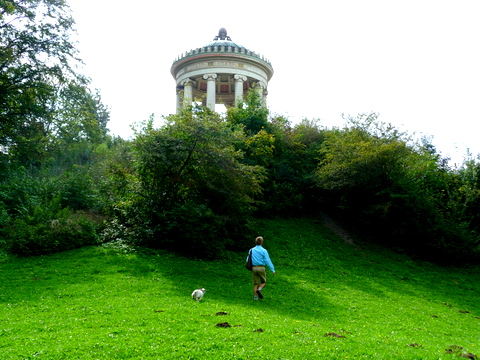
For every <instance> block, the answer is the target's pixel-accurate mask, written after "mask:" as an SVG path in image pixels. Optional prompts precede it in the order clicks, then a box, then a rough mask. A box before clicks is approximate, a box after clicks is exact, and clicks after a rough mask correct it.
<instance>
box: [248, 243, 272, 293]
mask: <svg viewBox="0 0 480 360" xmlns="http://www.w3.org/2000/svg"><path fill="white" fill-rule="evenodd" d="M255 245H256V246H255V247H254V248H252V249H250V251H251V252H252V264H253V268H252V280H253V300H258V299H263V294H262V290H263V289H264V288H265V285H266V284H267V272H266V270H265V266H268V268H269V269H270V271H271V272H272V274H273V275H275V267H274V266H273V263H272V260H270V256H269V255H268V251H267V250H266V249H264V248H263V246H262V245H263V238H262V237H261V236H259V237H257V238H256V239H255ZM249 254H250V252H249ZM247 259H248V257H247Z"/></svg>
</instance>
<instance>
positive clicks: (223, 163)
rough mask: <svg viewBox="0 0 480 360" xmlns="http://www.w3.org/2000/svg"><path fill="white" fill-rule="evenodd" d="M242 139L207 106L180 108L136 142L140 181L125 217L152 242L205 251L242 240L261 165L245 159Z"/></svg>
mask: <svg viewBox="0 0 480 360" xmlns="http://www.w3.org/2000/svg"><path fill="white" fill-rule="evenodd" d="M244 141H245V138H244V133H243V131H242V129H241V128H240V127H238V126H237V127H232V126H231V124H228V123H226V122H225V121H224V120H223V119H222V118H220V116H219V115H218V114H216V113H214V112H211V111H210V110H209V109H207V108H202V107H194V108H188V109H185V110H184V111H183V112H182V113H181V114H179V115H171V116H169V117H167V118H166V125H164V126H163V127H161V128H159V129H154V128H153V127H152V125H151V123H149V124H147V125H146V127H145V128H144V130H143V131H142V132H141V133H139V134H137V137H136V139H135V141H134V148H135V162H136V164H137V170H136V171H137V176H138V181H139V186H138V194H137V197H136V199H132V206H131V207H130V208H129V209H127V213H128V214H135V215H128V216H127V217H125V218H124V221H127V222H131V219H132V218H133V217H135V220H134V221H135V222H136V224H135V226H137V227H140V228H143V229H148V231H149V233H150V234H151V235H152V236H151V238H150V239H149V240H148V239H147V240H148V241H149V244H150V245H152V246H160V247H169V248H172V249H175V250H179V251H182V252H193V253H195V254H196V255H201V254H203V255H208V254H210V255H211V253H212V252H213V253H214V252H215V251H221V250H222V249H225V247H228V246H232V245H234V244H235V243H236V242H237V241H243V240H244V239H245V236H246V233H245V232H246V231H248V229H247V224H248V222H249V217H250V215H251V212H252V209H253V206H254V205H255V196H256V195H258V194H259V193H260V191H261V187H260V183H261V181H262V180H263V170H262V168H261V167H260V166H251V165H247V164H244V163H243V161H242V160H243V153H242V152H241V151H239V150H238V149H237V148H238V145H239V143H242V142H244Z"/></svg>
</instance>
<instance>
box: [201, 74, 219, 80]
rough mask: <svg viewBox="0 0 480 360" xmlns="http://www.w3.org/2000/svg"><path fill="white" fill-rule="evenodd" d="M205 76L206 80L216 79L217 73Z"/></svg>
mask: <svg viewBox="0 0 480 360" xmlns="http://www.w3.org/2000/svg"><path fill="white" fill-rule="evenodd" d="M203 78H204V79H205V80H215V79H216V78H217V74H204V75H203Z"/></svg>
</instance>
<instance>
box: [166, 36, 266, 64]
mask: <svg viewBox="0 0 480 360" xmlns="http://www.w3.org/2000/svg"><path fill="white" fill-rule="evenodd" d="M225 52H232V53H238V54H244V55H246V56H252V57H255V58H258V59H259V60H261V61H264V62H266V63H267V64H268V65H269V66H271V64H270V61H268V60H267V59H266V58H264V57H263V56H261V55H260V54H258V53H255V52H254V51H250V50H248V49H247V48H245V47H244V46H242V45H240V44H237V43H234V42H233V41H232V39H231V38H230V36H228V35H227V30H226V29H225V28H220V30H219V31H218V35H217V36H215V37H214V38H213V40H212V41H211V42H210V43H208V44H206V45H204V46H203V47H201V48H197V49H194V50H190V51H187V52H185V53H184V54H181V55H180V56H179V57H178V58H176V59H175V60H174V62H173V63H174V64H175V63H176V62H177V61H180V60H182V59H185V58H188V57H190V56H195V55H197V54H199V53H210V54H212V53H225Z"/></svg>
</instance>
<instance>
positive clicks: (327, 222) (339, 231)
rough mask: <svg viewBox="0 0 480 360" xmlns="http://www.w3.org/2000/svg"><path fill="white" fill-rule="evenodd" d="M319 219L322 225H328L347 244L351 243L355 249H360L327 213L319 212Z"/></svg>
mask: <svg viewBox="0 0 480 360" xmlns="http://www.w3.org/2000/svg"><path fill="white" fill-rule="evenodd" d="M320 220H321V221H322V223H323V225H325V226H326V227H328V228H329V229H330V230H332V231H333V232H334V233H335V234H337V235H338V236H340V237H341V238H342V239H343V241H345V242H346V243H347V244H350V245H352V246H353V247H355V248H356V249H358V250H360V247H359V246H358V245H357V244H355V242H354V241H353V238H352V236H350V234H349V233H348V232H347V231H346V230H345V229H344V228H342V227H341V226H340V225H338V224H337V223H336V222H335V221H333V219H331V218H330V217H329V216H328V215H327V214H325V213H323V212H320Z"/></svg>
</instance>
